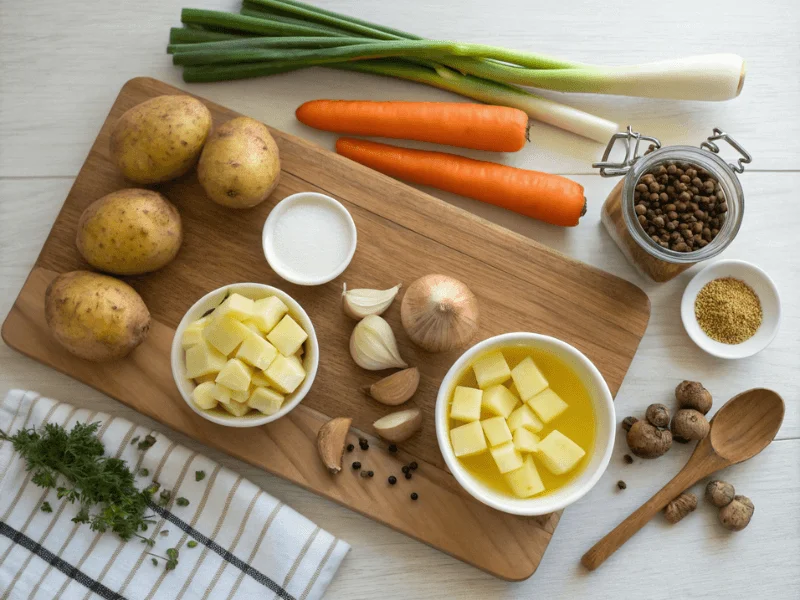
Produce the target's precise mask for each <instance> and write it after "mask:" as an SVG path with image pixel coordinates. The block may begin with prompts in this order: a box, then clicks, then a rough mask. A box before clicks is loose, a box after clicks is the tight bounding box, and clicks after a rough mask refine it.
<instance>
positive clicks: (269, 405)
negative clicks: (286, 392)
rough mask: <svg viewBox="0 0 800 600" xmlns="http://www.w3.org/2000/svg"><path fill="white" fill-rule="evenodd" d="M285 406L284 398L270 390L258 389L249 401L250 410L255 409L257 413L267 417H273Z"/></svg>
mask: <svg viewBox="0 0 800 600" xmlns="http://www.w3.org/2000/svg"><path fill="white" fill-rule="evenodd" d="M282 404H283V396H282V395H281V394H279V393H278V392H276V391H274V390H271V389H269V388H262V387H260V388H256V389H255V390H254V391H253V393H252V394H251V396H250V399H249V400H248V401H247V405H248V406H249V407H250V408H255V409H256V410H257V411H259V412H262V413H264V414H265V415H273V414H275V413H276V412H278V410H280V408H281V405H282Z"/></svg>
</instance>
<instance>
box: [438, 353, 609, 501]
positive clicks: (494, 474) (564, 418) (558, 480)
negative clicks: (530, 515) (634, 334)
mask: <svg viewBox="0 0 800 600" xmlns="http://www.w3.org/2000/svg"><path fill="white" fill-rule="evenodd" d="M494 351H495V350H492V352H494ZM501 352H502V353H503V356H505V358H506V362H508V366H509V367H510V368H512V369H513V368H514V367H515V366H517V365H518V364H519V363H520V362H522V360H523V359H524V358H525V357H527V356H530V357H531V358H532V359H533V361H534V362H535V363H536V366H537V367H539V370H540V371H541V372H542V374H543V375H544V376H545V379H547V381H548V383H549V384H550V387H551V388H552V389H553V391H554V392H556V393H557V394H558V395H559V396H561V398H562V399H563V400H564V402H566V403H567V404H568V405H569V408H567V410H565V411H564V412H563V413H562V414H561V415H560V416H558V417H556V418H555V419H553V420H552V421H551V422H550V423H547V424H545V426H544V429H542V430H541V431H540V432H539V433H537V434H536V435H538V436H539V437H540V438H541V439H544V437H545V436H546V435H547V434H548V433H550V432H551V431H553V430H554V429H557V430H558V431H560V432H561V433H563V434H564V435H565V436H567V437H568V438H570V439H571V440H572V441H573V442H575V443H576V444H578V445H579V446H580V447H581V448H583V449H584V450H585V451H586V455H585V456H584V457H583V459H582V460H581V462H580V463H578V465H577V466H576V467H575V468H574V469H573V470H572V471H570V472H569V473H565V474H563V475H553V474H552V473H551V472H550V471H548V470H547V468H546V467H545V466H544V465H543V464H542V463H541V461H539V460H537V457H536V454H534V455H533V460H534V462H535V463H536V469H537V470H538V471H539V476H540V477H541V478H542V483H543V484H544V486H545V491H544V492H542V493H541V494H537V495H536V496H534V497H541V496H545V495H547V494H549V493H550V492H553V491H555V490H557V489H559V488H560V487H562V486H564V485H566V484H567V483H569V482H570V481H572V480H573V479H575V478H576V477H578V476H579V475H580V474H581V473H582V472H583V470H584V469H585V468H586V465H587V464H588V463H589V461H590V460H591V457H592V451H593V449H594V441H595V415H594V407H593V406H592V400H591V398H590V396H589V392H588V391H587V390H586V387H585V386H584V385H583V383H582V382H581V380H580V378H579V377H578V375H577V374H576V373H575V372H574V371H573V370H572V369H571V368H570V367H569V366H568V365H567V364H565V363H564V362H563V361H562V360H561V359H559V358H558V357H556V356H555V355H553V354H552V353H550V352H548V351H546V350H539V349H534V348H528V347H524V346H518V347H510V348H504V349H502V350H501ZM480 358H482V356H478V357H477V358H476V359H475V361H473V363H474V362H477V361H478V360H479V359H480ZM455 385H456V386H466V387H473V388H477V387H478V382H477V380H476V379H475V372H474V371H473V370H472V365H470V366H468V367H467V368H466V369H465V370H464V372H463V373H462V374H461V376H460V377H459V378H458V380H457V382H456V384H455ZM505 385H506V386H507V387H509V388H510V389H511V390H512V391H513V392H514V395H515V396H516V395H517V393H516V390H515V389H514V385H513V381H512V380H511V379H509V380H508V381H507V382H506V383H505ZM454 391H455V387H454V388H453V390H451V391H450V401H451V402H452V399H453V392H454ZM448 412H449V409H448ZM493 416H495V415H493V414H489V413H486V412H485V411H482V412H481V419H487V418H489V417H493ZM459 425H464V422H463V421H456V420H453V419H451V420H450V428H451V429H452V428H453V427H458V426H459ZM456 460H459V461H461V464H462V465H463V466H464V467H465V468H466V469H467V470H468V471H469V472H470V473H471V474H472V475H473V476H474V477H475V478H476V479H478V480H479V481H480V482H481V483H483V484H484V485H486V486H487V487H489V488H491V489H493V490H495V491H498V492H501V493H504V494H507V495H509V496H513V497H515V498H516V496H514V494H513V492H512V491H511V488H510V487H509V485H508V484H507V483H506V480H505V478H504V477H503V476H502V474H501V473H500V471H498V470H497V465H496V464H495V462H494V459H493V458H492V455H491V454H490V453H489V451H488V450H487V451H486V452H482V453H481V454H478V455H476V456H467V457H462V458H457V459H456Z"/></svg>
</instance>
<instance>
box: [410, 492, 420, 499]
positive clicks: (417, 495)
mask: <svg viewBox="0 0 800 600" xmlns="http://www.w3.org/2000/svg"><path fill="white" fill-rule="evenodd" d="M417 498H419V494H417V492H411V499H412V500H416V499H417Z"/></svg>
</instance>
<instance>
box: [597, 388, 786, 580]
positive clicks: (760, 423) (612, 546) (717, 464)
mask: <svg viewBox="0 0 800 600" xmlns="http://www.w3.org/2000/svg"><path fill="white" fill-rule="evenodd" d="M783 413H784V405H783V399H781V397H780V396H779V395H778V394H776V393H775V392H773V391H772V390H765V389H762V388H757V389H753V390H748V391H746V392H742V393H741V394H739V395H738V396H734V397H733V398H731V399H730V400H728V402H726V403H725V404H724V405H723V406H722V408H720V409H719V410H718V411H717V414H716V415H714V418H713V419H711V431H710V432H709V434H708V435H707V436H706V437H705V438H703V439H702V440H700V442H699V443H698V444H697V447H696V448H695V449H694V452H693V453H692V456H691V457H690V458H689V461H688V462H687V463H686V466H685V467H683V469H681V471H680V472H679V473H678V474H677V475H676V476H675V477H674V478H673V479H672V481H670V482H669V483H668V484H667V485H665V486H664V487H663V488H661V490H660V491H659V492H658V493H657V494H656V495H655V496H653V497H652V498H650V500H648V501H647V502H645V503H644V504H643V505H642V506H641V507H640V508H639V509H638V510H637V511H636V512H634V513H633V514H632V515H631V516H629V517H628V518H627V519H625V520H624V521H623V522H622V523H620V524H619V525H617V527H616V528H615V529H614V530H613V531H611V532H610V533H609V534H608V535H606V536H605V537H604V538H603V539H602V540H600V541H599V542H597V543H596V544H595V545H594V546H593V547H592V549H591V550H589V551H588V552H587V553H586V554H584V555H583V558H581V564H583V566H584V567H586V568H587V569H589V570H590V571H594V570H595V569H596V568H597V567H599V566H600V565H602V564H603V562H604V561H605V560H606V559H607V558H608V557H609V556H611V555H612V554H613V553H614V552H615V551H616V550H617V549H618V548H619V547H620V546H622V544H624V543H625V542H627V541H628V540H629V539H630V538H631V537H633V534H634V533H636V532H637V531H639V530H640V529H641V528H642V527H644V525H645V523H647V522H648V521H649V520H650V519H651V518H653V515H655V514H656V513H657V512H658V511H660V510H661V509H663V508H664V507H665V506H666V505H667V504H669V502H670V501H671V500H673V499H674V498H676V497H677V496H679V495H680V494H681V493H682V492H683V491H684V490H686V489H688V488H690V487H691V486H692V485H694V484H695V483H697V482H698V481H700V480H701V479H702V478H703V477H707V476H708V475H711V474H712V473H714V472H715V471H719V470H720V469H724V468H725V467H728V466H730V465H735V464H736V463H740V462H742V461H745V460H747V459H748V458H752V457H753V456H755V455H756V454H758V453H759V452H761V451H762V450H763V449H764V448H766V447H767V446H768V445H769V443H770V442H771V441H772V440H773V439H774V438H775V435H776V434H777V433H778V429H780V426H781V422H783Z"/></svg>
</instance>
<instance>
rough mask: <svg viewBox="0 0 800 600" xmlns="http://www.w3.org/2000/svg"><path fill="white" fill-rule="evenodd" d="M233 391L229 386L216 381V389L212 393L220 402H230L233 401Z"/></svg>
mask: <svg viewBox="0 0 800 600" xmlns="http://www.w3.org/2000/svg"><path fill="white" fill-rule="evenodd" d="M232 392H233V390H231V389H230V388H229V387H225V386H224V385H222V384H220V383H215V384H214V391H213V392H211V393H212V394H213V396H214V400H216V401H217V402H219V403H220V404H228V403H229V402H232V400H231V393H232Z"/></svg>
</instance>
